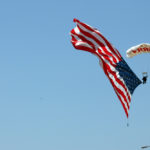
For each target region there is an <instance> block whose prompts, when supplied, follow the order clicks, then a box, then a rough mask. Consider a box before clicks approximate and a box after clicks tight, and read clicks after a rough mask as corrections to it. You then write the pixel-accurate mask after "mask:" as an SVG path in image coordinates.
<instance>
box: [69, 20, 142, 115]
mask: <svg viewBox="0 0 150 150" xmlns="http://www.w3.org/2000/svg"><path fill="white" fill-rule="evenodd" d="M74 22H75V23H76V27H75V28H74V29H72V30H71V32H70V35H71V37H72V39H71V43H72V44H73V46H74V47H75V48H76V49H79V50H84V51H88V52H90V53H92V54H94V55H96V56H98V58H99V60H100V64H101V66H102V68H103V70H104V73H105V74H106V76H107V77H108V79H109V81H110V82H111V84H112V86H113V88H114V90H115V92H116V94H117V96H118V98H119V100H120V102H121V104H122V106H123V108H124V111H125V113H126V116H127V117H128V114H129V108H130V103H131V95H132V94H133V92H134V90H135V88H136V87H137V86H138V85H139V84H141V83H142V82H141V80H140V79H139V78H138V77H137V76H136V75H135V73H134V72H133V71H132V70H131V69H130V67H129V66H128V64H127V63H126V62H125V61H124V59H123V58H122V56H121V55H120V53H119V51H118V50H117V49H116V48H114V47H113V45H112V44H111V43H110V42H109V41H108V40H107V39H106V38H105V37H104V36H103V35H102V34H101V33H100V32H99V31H98V30H97V29H96V28H93V27H91V26H89V25H87V24H85V23H83V22H80V21H79V20H77V19H74Z"/></svg>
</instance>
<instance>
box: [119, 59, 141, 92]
mask: <svg viewBox="0 0 150 150" xmlns="http://www.w3.org/2000/svg"><path fill="white" fill-rule="evenodd" d="M116 70H117V71H118V72H119V75H120V76H121V77H122V78H123V80H124V82H125V84H126V86H127V87H128V90H129V91H130V93H131V94H133V92H134V90H135V88H136V87H137V86H138V85H139V84H141V83H142V82H141V80H140V79H139V78H138V77H137V76H136V75H135V73H134V72H133V71H132V70H131V69H130V67H129V66H128V64H127V63H126V62H125V61H124V60H123V58H121V61H119V62H118V63H117V66H116Z"/></svg>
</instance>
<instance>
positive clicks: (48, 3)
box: [0, 0, 150, 150]
mask: <svg viewBox="0 0 150 150" xmlns="http://www.w3.org/2000/svg"><path fill="white" fill-rule="evenodd" d="M149 6H150V1H149V0H136V1H132V0H126V1H120V0H113V1H111V0H92V1H91V0H86V1H85V0H83V1H81V0H76V1H72V0H62V1H61V0H59V1H58V0H25V1H20V0H5V1H4V0H1V1H0V149H1V150H138V149H139V150H140V147H141V146H143V145H149V144H150V93H149V89H150V80H148V83H147V85H140V86H139V87H138V88H137V89H136V90H135V92H134V94H133V96H132V103H131V107H130V113H129V114H130V116H129V120H127V118H126V116H125V113H124V110H123V108H122V106H121V103H120V102H119V100H118V98H117V96H116V94H115V92H114V90H113V88H112V86H111V84H110V83H109V81H108V79H107V77H106V76H105V75H104V73H103V70H102V69H101V67H100V66H99V62H98V59H97V58H96V57H95V56H93V55H91V54H90V53H86V52H83V51H77V50H75V49H74V48H73V46H72V45H71V43H70V39H71V38H70V35H69V32H70V30H71V29H72V28H74V27H75V23H73V18H77V19H79V20H81V21H83V22H85V23H87V24H89V25H91V26H93V27H96V28H97V29H99V31H100V32H101V33H102V34H103V35H104V36H105V37H106V38H107V39H108V40H109V41H110V42H111V43H113V45H114V46H115V47H116V48H117V49H118V50H119V51H120V53H121V55H122V56H123V58H124V59H125V60H126V61H127V63H128V64H129V65H130V67H131V68H132V70H133V71H134V72H135V73H136V74H137V75H138V76H139V78H141V77H142V75H141V73H142V71H148V70H149V74H150V65H149V60H150V56H149V54H147V55H140V56H137V57H136V58H133V59H127V58H126V54H125V52H126V50H127V49H128V48H130V47H131V46H134V45H137V44H140V43H143V42H147V43H149V42H150V30H149V29H150V19H149V18H150V9H149V8H150V7H149ZM127 122H129V124H130V125H129V127H127Z"/></svg>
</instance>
